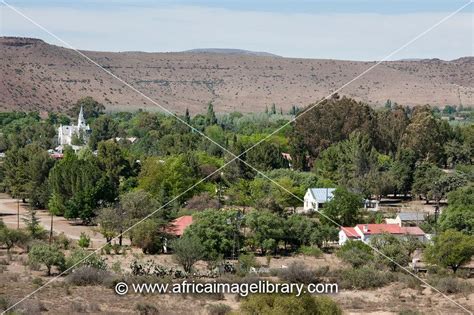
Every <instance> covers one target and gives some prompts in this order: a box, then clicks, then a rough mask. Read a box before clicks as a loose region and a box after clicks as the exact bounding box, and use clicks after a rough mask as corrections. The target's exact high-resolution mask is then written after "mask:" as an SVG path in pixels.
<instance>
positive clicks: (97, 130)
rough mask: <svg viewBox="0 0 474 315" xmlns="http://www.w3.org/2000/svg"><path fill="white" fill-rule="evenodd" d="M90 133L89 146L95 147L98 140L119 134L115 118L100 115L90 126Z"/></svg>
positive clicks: (112, 137) (111, 137)
mask: <svg viewBox="0 0 474 315" xmlns="http://www.w3.org/2000/svg"><path fill="white" fill-rule="evenodd" d="M91 129H92V133H91V136H90V139H89V146H90V147H91V148H92V149H96V148H97V144H98V143H99V142H100V141H104V140H109V139H114V138H115V137H118V136H119V135H120V131H119V126H118V124H117V122H116V121H115V120H113V119H112V118H111V117H109V116H100V117H99V118H97V119H96V120H95V121H94V123H93V124H92V126H91Z"/></svg>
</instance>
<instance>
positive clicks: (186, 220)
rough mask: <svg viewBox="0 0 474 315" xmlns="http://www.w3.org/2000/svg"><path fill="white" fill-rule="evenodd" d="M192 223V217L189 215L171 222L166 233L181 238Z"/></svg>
mask: <svg viewBox="0 0 474 315" xmlns="http://www.w3.org/2000/svg"><path fill="white" fill-rule="evenodd" d="M192 223H193V217H192V216H190V215H184V216H182V217H179V218H176V219H175V220H173V221H171V223H170V226H169V227H168V228H167V229H166V232H167V233H169V234H172V235H175V236H181V235H183V234H184V230H185V229H186V228H187V227H188V226H190V225H191V224H192Z"/></svg>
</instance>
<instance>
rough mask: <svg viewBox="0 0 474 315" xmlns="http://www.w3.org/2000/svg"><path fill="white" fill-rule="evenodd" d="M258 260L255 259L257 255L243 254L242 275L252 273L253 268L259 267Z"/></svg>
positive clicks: (240, 259) (240, 265)
mask: <svg viewBox="0 0 474 315" xmlns="http://www.w3.org/2000/svg"><path fill="white" fill-rule="evenodd" d="M257 266H258V263H257V259H255V255H254V254H252V253H249V254H242V255H240V256H239V272H240V273H242V274H246V273H248V272H249V271H250V268H251V267H257Z"/></svg>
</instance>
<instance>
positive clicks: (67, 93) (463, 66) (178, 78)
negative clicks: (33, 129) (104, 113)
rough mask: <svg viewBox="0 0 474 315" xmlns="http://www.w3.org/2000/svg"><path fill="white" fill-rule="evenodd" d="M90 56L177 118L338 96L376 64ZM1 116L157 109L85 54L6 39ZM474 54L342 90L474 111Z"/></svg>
mask: <svg viewBox="0 0 474 315" xmlns="http://www.w3.org/2000/svg"><path fill="white" fill-rule="evenodd" d="M84 53H85V54H86V55H87V56H89V57H90V58H92V59H93V60H95V61H97V62H98V63H99V64H101V65H102V66H104V67H105V68H107V69H109V70H110V71H112V72H113V73H115V74H116V75H118V76H120V77H121V78H123V79H124V80H126V81H127V82H129V83H131V84H132V85H133V86H135V87H136V88H137V89H139V90H140V91H142V92H144V93H145V94H146V95H149V96H150V97H152V98H153V99H155V100H156V101H158V102H159V103H161V104H162V105H163V106H165V107H167V108H170V109H171V110H173V111H175V112H183V111H184V109H185V108H186V107H188V108H189V109H190V111H191V113H197V112H202V111H204V110H205V108H206V104H207V102H209V101H213V102H214V104H215V108H216V110H217V111H219V112H231V111H241V112H254V111H263V110H264V109H265V107H266V106H271V104H273V103H275V104H276V106H277V108H280V107H281V108H283V110H285V111H286V110H289V109H290V108H291V106H292V105H298V106H305V105H307V104H309V103H312V102H315V101H316V100H318V99H320V98H322V97H324V96H326V95H327V94H329V93H331V91H334V90H336V89H337V88H339V87H340V86H342V85H343V84H344V83H346V82H347V81H349V80H351V79H352V78H354V77H355V76H357V75H358V74H360V73H361V72H363V71H364V70H365V69H367V68H369V67H370V66H371V65H373V64H374V62H355V61H339V60H318V59H291V58H280V57H273V56H255V55H248V54H240V55H239V54H222V53H193V52H182V53H141V52H123V53H110V52H93V51H84ZM0 55H1V56H2V58H0V78H1V79H0V110H2V111H7V110H32V109H35V110H40V111H50V110H55V111H60V110H63V109H64V108H66V107H68V106H70V104H71V103H72V102H74V101H76V100H77V99H78V98H80V97H83V96H85V95H90V96H93V97H94V98H96V99H98V100H99V101H101V102H103V103H104V104H105V105H106V106H107V108H108V109H109V110H134V109H138V108H147V109H150V110H151V109H153V108H156V106H155V105H153V104H151V103H150V102H149V101H147V100H145V99H143V98H142V97H140V96H139V95H137V93H136V92H133V91H132V90H130V89H129V88H127V87H125V86H124V85H123V84H121V83H120V82H119V81H117V80H115V79H113V78H112V77H111V76H109V75H107V74H106V73H104V72H103V71H101V70H100V69H98V68H97V67H96V66H95V65H93V64H91V63H90V62H88V61H87V60H85V59H84V58H82V57H81V56H79V55H78V54H77V53H76V52H74V51H72V50H70V49H66V48H63V47H58V46H53V45H50V44H47V43H45V42H43V41H42V40H38V39H30V38H11V37H0ZM473 65H474V57H465V58H460V59H457V60H454V61H442V60H437V59H431V60H418V61H393V62H385V63H383V64H381V65H380V66H378V67H376V68H375V69H374V70H373V71H371V72H370V73H368V74H367V75H365V76H364V77H363V78H361V79H359V80H357V81H356V82H354V83H352V84H351V85H349V86H347V87H346V88H344V89H343V90H342V91H341V92H340V94H344V95H347V96H350V97H354V98H356V99H358V100H362V101H365V102H368V103H370V104H372V105H374V106H381V105H383V104H384V103H385V101H386V100H387V99H392V100H393V101H396V102H398V103H401V104H406V105H422V104H427V103H429V104H432V105H438V106H444V105H446V104H455V105H459V104H462V105H464V106H472V105H474V101H473V98H472V96H473V92H474V77H473V76H472V69H473Z"/></svg>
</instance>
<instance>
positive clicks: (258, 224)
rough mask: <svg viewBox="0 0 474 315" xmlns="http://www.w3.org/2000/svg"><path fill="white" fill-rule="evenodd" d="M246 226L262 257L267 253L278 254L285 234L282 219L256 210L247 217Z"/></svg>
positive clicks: (267, 212) (270, 213)
mask: <svg viewBox="0 0 474 315" xmlns="http://www.w3.org/2000/svg"><path fill="white" fill-rule="evenodd" d="M245 225H246V226H247V227H248V228H250V231H251V235H250V238H251V240H252V241H253V244H254V245H255V246H257V247H258V248H259V249H260V252H261V253H262V255H265V254H266V252H267V251H273V252H276V250H277V246H278V243H279V242H280V241H281V240H283V238H284V233H285V230H284V221H283V219H282V218H281V217H279V216H278V215H277V214H275V213H272V212H269V211H256V210H254V211H252V212H250V213H249V214H248V215H247V216H246V218H245Z"/></svg>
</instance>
